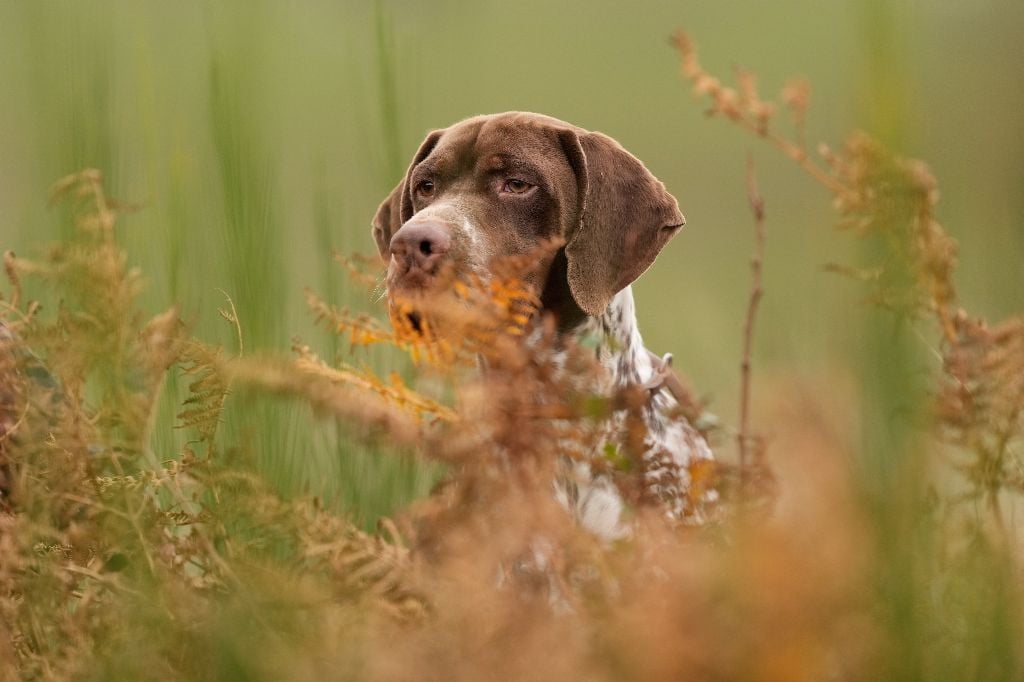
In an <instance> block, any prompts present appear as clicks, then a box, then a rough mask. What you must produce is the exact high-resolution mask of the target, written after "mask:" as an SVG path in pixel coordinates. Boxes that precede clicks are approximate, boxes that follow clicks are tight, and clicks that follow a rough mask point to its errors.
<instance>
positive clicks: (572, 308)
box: [541, 251, 654, 391]
mask: <svg viewBox="0 0 1024 682" xmlns="http://www.w3.org/2000/svg"><path fill="white" fill-rule="evenodd" d="M541 308H542V310H544V311H545V312H546V313H548V314H550V315H552V316H553V317H554V319H555V325H556V328H557V330H558V334H559V336H560V337H562V338H570V339H574V340H576V341H577V342H581V341H583V342H587V343H592V344H593V345H594V347H595V353H596V354H597V360H598V361H599V362H600V363H601V365H602V366H604V367H605V369H606V370H607V372H608V379H609V385H608V386H607V388H608V389H609V390H610V391H614V390H615V389H619V388H624V387H626V386H629V385H635V384H638V383H644V382H646V381H648V380H649V379H650V378H651V377H652V375H653V374H654V367H653V365H652V363H651V360H650V357H649V355H648V353H647V350H646V349H645V348H644V342H643V339H642V338H641V336H640V329H639V327H638V325H637V321H636V307H635V305H634V303H633V291H632V288H631V287H626V288H625V289H623V290H622V291H620V292H618V293H617V294H616V295H615V296H614V297H613V298H612V300H611V302H610V303H609V304H608V308H607V309H606V310H605V311H604V313H602V314H601V315H599V316H596V317H595V316H592V315H588V314H586V313H585V312H584V311H583V310H582V309H581V308H580V307H579V305H577V304H576V301H575V299H573V297H572V292H571V291H570V290H569V284H568V279H567V261H566V258H565V253H564V252H563V251H560V252H559V253H558V254H557V255H556V257H555V259H554V261H553V262H552V264H551V269H550V271H549V275H548V280H547V283H546V284H545V286H544V290H543V293H542V295H541Z"/></svg>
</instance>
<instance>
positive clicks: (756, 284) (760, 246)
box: [736, 154, 766, 490]
mask: <svg viewBox="0 0 1024 682" xmlns="http://www.w3.org/2000/svg"><path fill="white" fill-rule="evenodd" d="M747 200H748V201H749V202H750V210H751V212H752V213H753V214H754V255H753V257H752V258H751V259H750V272H751V282H750V297H749V299H748V302H747V318H746V322H745V323H744V325H743V360H742V362H741V363H740V428H739V433H738V434H737V436H736V441H737V445H738V446H739V464H740V484H741V490H742V489H744V488H745V484H746V482H747V475H748V472H749V468H750V463H751V462H750V460H751V457H750V455H751V452H750V445H751V442H752V440H753V437H752V436H751V434H750V355H751V348H752V346H753V343H754V324H755V322H756V321H757V309H758V305H759V304H760V302H761V296H762V295H763V294H764V287H763V286H762V283H761V266H762V264H763V263H764V245H765V236H766V230H765V222H764V199H762V198H761V194H760V193H759V192H758V189H757V178H756V177H755V175H754V159H753V157H752V156H751V155H749V154H748V155H747Z"/></svg>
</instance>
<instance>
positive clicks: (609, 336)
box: [556, 287, 712, 540]
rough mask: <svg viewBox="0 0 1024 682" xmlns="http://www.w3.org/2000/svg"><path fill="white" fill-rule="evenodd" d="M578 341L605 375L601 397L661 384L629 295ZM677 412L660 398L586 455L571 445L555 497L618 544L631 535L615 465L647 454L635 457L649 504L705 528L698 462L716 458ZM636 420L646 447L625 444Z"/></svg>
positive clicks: (622, 416) (604, 428)
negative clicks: (627, 455) (696, 488)
mask: <svg viewBox="0 0 1024 682" xmlns="http://www.w3.org/2000/svg"><path fill="white" fill-rule="evenodd" d="M573 333H574V336H575V337H576V340H577V341H578V342H579V343H580V344H583V345H584V346H586V347H589V346H593V347H594V352H595V354H596V357H597V360H598V362H599V363H600V365H601V366H602V368H603V370H604V371H603V373H602V375H601V376H600V377H599V378H598V380H597V381H598V383H599V385H598V386H596V387H592V388H593V389H594V391H595V392H596V393H599V394H603V395H605V396H610V395H614V394H615V393H616V392H617V391H620V390H622V389H627V388H630V387H637V386H642V385H645V384H648V383H649V382H650V381H651V379H652V377H653V376H654V374H655V367H654V366H653V364H652V361H651V358H650V355H649V353H648V352H647V350H646V349H645V348H644V345H643V340H642V338H641V336H640V333H639V330H638V328H637V323H636V313H635V308H634V303H633V295H632V292H631V290H630V288H629V287H627V288H625V289H623V290H622V291H620V292H619V293H618V294H617V295H616V296H615V298H614V299H613V300H612V302H611V305H609V307H608V310H607V311H606V312H605V314H604V315H602V316H600V317H591V318H588V319H587V320H586V321H585V322H584V323H583V324H582V325H581V326H580V327H579V328H578V329H576V330H575V331H574V332H573ZM674 407H675V401H674V399H673V398H672V397H671V396H670V395H668V394H667V393H666V392H665V391H655V392H653V393H652V394H651V395H650V397H649V399H648V400H647V402H646V404H645V405H643V406H642V407H641V408H640V409H639V411H638V413H634V415H633V416H632V417H630V415H628V414H627V412H626V411H625V410H622V411H618V412H616V413H615V414H613V415H612V416H611V418H609V419H607V420H605V421H604V422H601V423H600V424H599V425H598V426H596V427H595V428H597V429H599V431H600V432H599V433H597V434H593V435H592V437H591V438H587V439H585V441H586V442H587V444H588V445H587V446H586V449H587V451H586V452H579V450H578V448H579V444H578V442H577V443H575V444H573V443H570V442H567V443H566V444H565V445H566V447H568V448H573V447H575V448H577V450H576V451H570V452H569V453H568V455H569V456H567V458H566V462H565V466H564V468H563V471H562V474H561V475H560V477H559V480H558V482H557V484H556V495H557V496H558V499H559V500H560V502H562V504H563V506H565V507H566V508H567V509H568V510H569V511H570V512H571V513H572V514H573V515H574V516H575V517H576V518H577V520H578V521H579V522H580V523H581V525H583V526H584V527H586V528H587V529H588V530H590V531H591V532H593V533H594V534H595V535H597V536H598V537H600V538H602V539H606V540H615V539H618V538H621V537H624V536H625V535H628V533H629V528H628V526H627V525H626V523H625V522H624V516H625V507H626V505H625V503H624V499H623V495H622V494H621V491H620V489H619V487H618V486H617V485H616V481H615V477H614V475H613V474H612V473H609V471H610V470H612V471H614V467H615V464H616V462H614V461H613V462H609V459H613V460H614V459H619V458H620V457H622V456H624V455H623V451H624V450H626V449H629V450H631V451H632V452H633V453H636V452H637V451H638V450H640V451H641V453H640V455H639V457H638V458H637V457H636V455H635V454H634V458H635V460H634V461H636V460H638V464H639V469H640V470H639V471H638V472H636V474H637V477H636V478H634V480H637V479H638V480H639V485H640V487H641V490H640V495H641V498H642V500H643V501H644V502H646V503H653V504H655V505H657V506H659V507H660V508H661V509H662V510H663V512H664V514H665V515H666V516H667V517H668V518H669V519H671V520H673V521H695V522H699V521H700V516H701V509H702V508H703V506H705V505H704V503H705V502H706V501H707V500H697V499H694V496H693V495H692V492H693V491H692V490H691V488H692V484H693V480H692V475H691V472H692V471H693V470H694V467H695V465H697V464H698V463H699V462H702V461H707V460H710V459H712V453H711V450H710V448H709V447H708V444H707V442H706V441H705V440H704V438H703V436H701V435H700V434H699V433H698V432H697V431H696V429H694V428H693V427H692V426H691V425H690V424H689V423H687V422H686V420H685V419H683V418H681V417H679V416H673V414H672V412H673V408H674ZM631 418H632V419H639V420H640V422H641V424H640V430H641V432H642V442H641V443H637V442H635V441H634V442H632V443H627V442H626V441H627V440H628V439H629V437H630V435H631V434H632V435H633V436H634V438H635V431H633V429H634V428H635V425H634V424H631V423H630V419H631ZM629 446H632V447H629ZM609 465H610V466H609Z"/></svg>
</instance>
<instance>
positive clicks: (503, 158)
mask: <svg viewBox="0 0 1024 682" xmlns="http://www.w3.org/2000/svg"><path fill="white" fill-rule="evenodd" d="M479 165H480V167H481V168H482V170H484V171H487V172H495V171H512V170H518V171H524V172H529V173H536V172H537V167H536V166H534V165H533V164H532V163H530V162H529V161H526V160H525V159H521V158H519V157H516V156H513V155H511V154H492V155H491V156H488V157H487V158H485V159H481V161H480V164H479Z"/></svg>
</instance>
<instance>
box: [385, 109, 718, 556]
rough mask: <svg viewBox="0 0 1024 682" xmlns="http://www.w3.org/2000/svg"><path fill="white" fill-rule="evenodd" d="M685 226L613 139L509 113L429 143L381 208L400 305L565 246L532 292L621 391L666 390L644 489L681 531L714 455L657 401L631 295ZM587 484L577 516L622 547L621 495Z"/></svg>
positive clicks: (652, 425) (654, 368) (652, 366)
mask: <svg viewBox="0 0 1024 682" xmlns="http://www.w3.org/2000/svg"><path fill="white" fill-rule="evenodd" d="M684 223H685V220H684V219H683V215H682V213H680V211H679V206H678V204H677V203H676V200H675V198H673V197H672V195H671V194H669V193H668V192H667V191H666V190H665V187H664V185H663V184H662V183H661V182H659V181H658V180H657V179H656V178H655V177H654V176H653V175H652V174H651V173H650V172H649V171H648V170H647V168H645V167H644V165H643V164H642V163H641V162H640V161H639V160H637V159H636V158H635V157H634V156H632V155H631V154H630V153H629V152H627V151H626V150H625V149H623V148H622V147H621V146H620V145H619V144H618V143H617V142H616V141H615V140H613V139H611V138H610V137H607V136H605V135H602V134H601V133H594V132H588V131H586V130H583V129H581V128H578V127H576V126H573V125H570V124H568V123H565V122H563V121H559V120H557V119H553V118H550V117H548V116H542V115H539V114H531V113H522V112H509V113H504V114H495V115H491V116H477V117H474V118H470V119H466V120H464V121H461V122H459V123H457V124H455V125H453V126H451V127H450V128H447V129H445V130H437V131H434V132H432V133H430V134H429V135H427V137H426V139H425V140H424V141H423V143H422V144H421V145H420V148H419V150H418V151H417V152H416V154H415V156H414V157H413V160H412V163H411V164H410V165H409V169H408V171H407V172H406V174H405V178H404V179H403V180H402V181H401V182H399V183H398V186H397V187H395V189H394V190H393V191H392V192H391V194H390V195H389V196H388V197H387V199H385V200H384V202H383V203H382V204H381V206H380V208H379V209H378V211H377V215H376V216H375V218H374V220H373V237H374V240H375V241H376V243H377V248H378V249H379V250H380V253H381V256H382V257H384V258H385V259H388V260H389V265H388V274H387V287H388V292H389V295H391V296H397V295H401V294H407V293H417V294H421V295H422V294H427V295H431V294H433V293H436V292H437V291H438V289H439V288H441V287H443V286H444V284H445V283H446V282H448V281H450V280H449V279H448V278H447V277H444V278H441V277H439V273H441V272H445V273H450V274H453V275H454V276H455V277H460V276H465V275H473V276H475V277H477V278H483V279H485V280H486V277H487V274H488V267H489V264H490V263H491V262H492V260H493V259H494V258H495V257H499V256H513V255H517V254H528V253H533V252H536V249H537V246H538V244H540V243H542V241H543V240H547V239H552V238H556V239H562V240H564V243H565V246H564V248H562V249H561V250H559V251H558V253H556V254H555V255H554V256H552V257H551V258H550V259H549V262H545V263H542V264H541V266H542V267H540V268H538V269H537V270H536V273H535V274H534V275H533V277H534V280H535V281H532V282H529V284H531V285H533V286H534V287H535V290H536V291H538V292H542V293H541V304H542V308H543V309H544V311H545V312H547V313H549V314H551V315H553V316H554V317H555V319H556V321H557V327H558V330H559V332H560V333H561V334H564V335H575V336H582V335H584V334H593V335H595V336H596V337H598V338H600V339H602V340H603V342H602V343H601V346H600V347H599V348H598V351H597V353H598V359H599V360H600V362H601V363H602V364H603V365H604V366H605V367H606V368H607V370H608V374H609V377H610V381H609V384H608V385H609V388H610V389H612V390H614V389H615V388H619V387H624V386H628V385H637V384H643V385H648V386H651V387H652V388H655V390H654V392H653V396H652V399H651V402H650V405H649V406H648V409H647V410H646V411H645V421H646V422H647V427H648V432H649V435H648V438H647V446H648V450H647V452H646V453H645V454H644V457H643V460H644V471H643V476H644V483H645V486H646V487H647V488H648V491H647V492H648V496H649V497H650V498H653V499H655V500H657V501H658V502H659V503H660V504H662V505H663V506H664V508H665V511H666V513H667V514H668V515H669V516H670V517H672V518H675V519H683V518H692V516H693V514H694V513H695V512H694V507H693V505H692V504H690V502H689V500H688V497H689V496H688V491H689V488H690V482H691V476H690V472H691V468H692V466H693V465H694V463H695V462H697V461H703V460H708V459H710V457H711V452H710V450H709V449H708V447H707V444H706V443H705V441H704V439H703V438H702V437H701V436H700V435H699V434H698V433H697V432H696V431H695V430H694V429H693V428H692V427H691V426H690V425H689V424H687V423H686V422H685V421H684V420H680V419H678V418H669V417H668V416H667V415H668V413H669V412H670V411H671V407H672V406H673V403H674V401H673V399H672V397H671V396H669V395H666V394H665V392H664V391H657V390H656V388H657V387H658V386H660V385H661V382H663V381H664V371H665V367H664V366H659V363H658V362H657V361H656V360H654V359H652V356H651V355H650V354H649V353H648V352H647V351H646V350H645V349H644V346H643V342H642V340H641V338H640V334H639V331H638V330H637V327H636V316H635V312H634V308H633V297H632V293H631V290H630V284H631V283H632V282H633V281H634V280H636V278H637V277H639V276H640V275H641V274H642V273H643V272H644V271H645V270H647V268H649V267H650V266H651V264H652V263H653V262H654V259H655V257H656V256H657V255H658V252H659V251H660V250H661V249H662V247H664V246H665V244H666V243H667V242H668V241H669V239H671V238H672V237H673V236H674V235H675V234H677V233H678V232H679V230H680V229H681V228H682V227H683V225H684ZM659 373H661V374H660V376H661V380H660V381H659ZM582 478H583V479H584V480H585V484H584V485H583V486H582V489H581V490H578V491H574V492H573V494H572V495H567V496H566V499H567V500H568V499H570V498H571V500H572V502H567V506H570V507H571V508H572V510H573V511H574V513H576V515H577V516H578V517H579V518H580V520H581V522H582V523H583V524H584V525H585V526H587V527H588V528H590V529H591V530H593V531H594V532H596V533H597V534H598V535H599V536H602V537H609V538H611V537H617V536H618V535H621V533H622V531H623V529H622V526H621V524H620V520H619V515H620V513H621V511H622V504H621V501H620V500H619V497H618V495H617V494H616V491H615V490H614V487H613V486H612V485H611V484H610V483H609V482H607V481H601V480H597V479H596V478H594V477H590V476H588V475H583V476H582Z"/></svg>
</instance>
